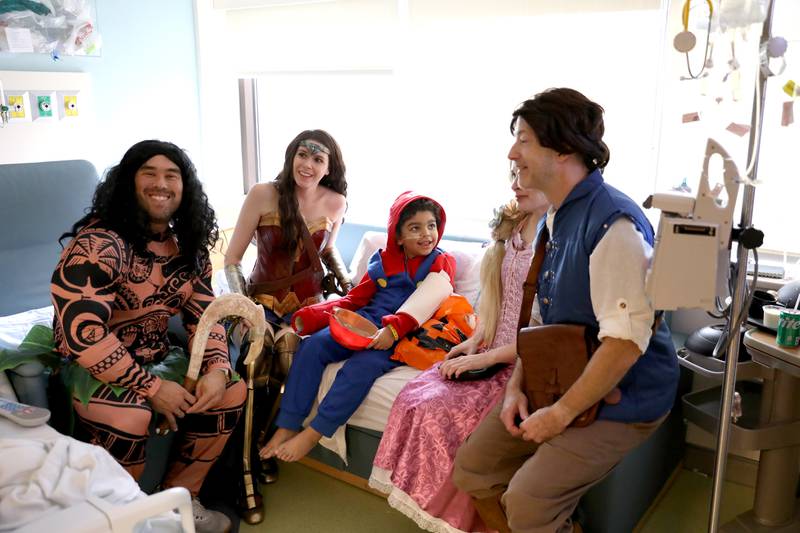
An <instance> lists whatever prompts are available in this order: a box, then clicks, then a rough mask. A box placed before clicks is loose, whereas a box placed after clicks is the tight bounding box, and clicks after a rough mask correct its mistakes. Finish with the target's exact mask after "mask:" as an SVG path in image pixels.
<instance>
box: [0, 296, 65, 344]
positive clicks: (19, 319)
mask: <svg viewBox="0 0 800 533" xmlns="http://www.w3.org/2000/svg"><path fill="white" fill-rule="evenodd" d="M37 324H39V325H42V326H47V327H52V326H53V306H52V305H48V306H47V307H42V308H40V309H31V310H30V311H25V312H22V313H17V314H16V315H7V316H0V348H4V349H6V350H16V349H17V347H19V345H20V343H21V342H22V341H23V340H24V339H25V335H27V334H28V332H29V331H30V330H31V328H32V327H33V326H35V325H37Z"/></svg>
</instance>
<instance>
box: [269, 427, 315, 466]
mask: <svg viewBox="0 0 800 533" xmlns="http://www.w3.org/2000/svg"><path fill="white" fill-rule="evenodd" d="M321 438H322V434H321V433H320V432H319V431H317V430H316V429H313V428H306V429H304V430H303V431H301V432H300V433H298V434H297V435H296V436H295V437H293V438H292V439H290V440H288V441H286V442H284V443H283V444H281V445H280V446H279V447H278V451H277V452H276V453H275V455H276V456H277V457H278V459H280V460H281V461H290V462H291V461H298V460H300V459H302V458H303V457H305V456H306V455H307V454H308V452H310V451H311V449H312V448H313V447H314V446H316V445H317V443H318V442H319V439H321Z"/></svg>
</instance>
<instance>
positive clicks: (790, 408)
mask: <svg viewBox="0 0 800 533" xmlns="http://www.w3.org/2000/svg"><path fill="white" fill-rule="evenodd" d="M744 345H745V348H746V349H747V351H748V353H749V354H750V357H752V359H753V361H755V362H756V363H759V364H761V365H763V366H764V367H767V368H769V369H773V370H774V372H773V373H772V376H768V375H765V378H764V384H763V389H762V396H761V409H760V416H759V419H760V425H761V427H762V428H764V429H765V430H770V429H774V430H781V431H782V433H783V435H782V437H781V438H777V439H769V440H771V441H772V442H770V443H767V442H764V443H763V447H762V446H759V449H760V450H761V457H760V459H759V462H758V476H757V478H756V487H755V497H754V500H753V509H751V510H750V511H747V512H746V513H744V514H742V515H739V516H738V517H736V519H734V520H733V521H731V522H729V523H728V524H725V525H724V526H723V527H722V528H721V530H722V531H725V532H738V531H748V532H762V531H763V532H770V533H776V532H781V533H782V532H787V533H788V532H789V531H793V532H797V531H800V505H798V500H797V492H796V491H797V483H798V472H799V471H800V470H799V469H800V429H799V428H798V424H800V422H798V419H800V408H799V407H798V403H800V402H798V400H800V349H798V348H784V347H781V346H778V345H777V344H776V343H775V335H774V334H772V333H767V332H764V331H759V330H755V329H753V330H750V331H748V332H747V333H745V337H744Z"/></svg>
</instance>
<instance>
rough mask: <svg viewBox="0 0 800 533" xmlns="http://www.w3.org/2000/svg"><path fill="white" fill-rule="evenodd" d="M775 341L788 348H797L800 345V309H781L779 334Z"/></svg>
mask: <svg viewBox="0 0 800 533" xmlns="http://www.w3.org/2000/svg"><path fill="white" fill-rule="evenodd" d="M775 341H776V342H777V343H778V345H779V346H785V347H787V348H796V347H797V346H798V345H800V310H793V309H786V310H784V311H781V317H780V318H779V319H778V336H777V337H776V338H775Z"/></svg>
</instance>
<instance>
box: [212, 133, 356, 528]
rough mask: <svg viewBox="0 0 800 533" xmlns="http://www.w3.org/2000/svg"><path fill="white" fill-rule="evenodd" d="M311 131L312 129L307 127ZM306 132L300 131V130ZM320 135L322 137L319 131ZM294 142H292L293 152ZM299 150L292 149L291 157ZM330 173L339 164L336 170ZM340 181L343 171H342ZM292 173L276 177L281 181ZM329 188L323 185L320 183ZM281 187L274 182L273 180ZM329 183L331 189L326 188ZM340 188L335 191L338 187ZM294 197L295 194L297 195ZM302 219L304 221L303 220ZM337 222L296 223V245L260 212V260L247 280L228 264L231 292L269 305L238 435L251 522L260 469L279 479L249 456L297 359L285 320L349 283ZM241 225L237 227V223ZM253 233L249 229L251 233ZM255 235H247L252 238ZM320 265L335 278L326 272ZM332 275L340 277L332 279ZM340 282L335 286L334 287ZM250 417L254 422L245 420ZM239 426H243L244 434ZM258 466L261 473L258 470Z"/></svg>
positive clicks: (309, 143)
mask: <svg viewBox="0 0 800 533" xmlns="http://www.w3.org/2000/svg"><path fill="white" fill-rule="evenodd" d="M308 133H309V134H312V135H313V134H314V132H308ZM301 135H303V134H301ZM317 136H321V134H320V133H317ZM291 147H292V144H290V150H291ZM297 147H298V149H299V148H300V147H302V148H304V151H303V153H304V154H307V155H308V156H309V157H313V156H315V155H317V154H319V153H323V154H326V155H327V156H328V158H329V162H330V163H329V165H330V167H334V166H336V165H338V163H336V161H337V160H338V156H336V157H334V156H332V154H331V150H330V149H329V148H328V147H326V146H324V145H322V144H320V142H316V141H315V140H313V139H303V140H301V141H299V143H297ZM294 155H295V154H291V153H289V154H288V155H287V159H289V158H290V157H292V156H294ZM331 170H332V171H333V172H336V170H335V169H333V168H331ZM341 174H342V176H341V179H342V180H343V170H341ZM282 179H287V180H293V179H294V177H293V176H292V175H291V174H289V175H287V176H284V175H279V177H278V178H277V179H276V182H278V181H280V180H282ZM321 184H322V185H323V186H326V185H327V184H326V182H325V181H324V180H323V181H322V182H321ZM276 187H277V185H276ZM329 188H332V187H329ZM337 192H338V191H337ZM291 194H294V193H293V192H292V193H291ZM301 224H302V223H301ZM333 227H334V222H333V221H332V220H330V219H329V218H328V217H326V216H324V217H319V218H317V219H315V220H309V221H307V222H306V224H305V227H300V228H299V230H300V231H299V234H300V235H299V237H300V238H299V239H298V242H297V245H296V246H295V247H290V246H289V244H288V243H287V241H286V238H285V235H284V230H283V227H282V221H281V216H280V213H279V211H278V210H273V211H270V212H268V213H266V214H262V215H261V217H260V218H259V220H258V226H257V227H256V229H255V232H254V234H253V236H254V238H255V240H256V245H257V249H258V253H257V259H256V263H255V266H254V268H253V271H252V273H251V274H250V279H249V282H245V280H244V276H243V275H242V270H241V264H240V263H239V261H238V260H240V258H237V261H236V262H235V263H232V264H227V265H226V266H225V275H226V279H227V281H228V285H229V287H230V289H231V291H232V292H238V293H240V294H245V295H247V296H250V297H251V298H253V299H254V300H255V301H256V302H258V303H260V304H261V305H262V306H263V307H264V313H265V315H266V319H267V333H266V335H265V339H264V350H263V351H262V353H261V354H260V355H259V356H258V358H257V360H256V361H255V363H254V364H252V365H250V367H248V368H247V369H246V371H245V376H246V382H247V387H248V389H251V390H253V391H254V393H253V394H252V395H249V396H248V399H247V402H246V404H245V412H244V416H245V422H246V423H245V424H243V428H244V427H248V425H249V426H250V427H253V428H254V430H253V431H251V432H249V434H247V433H248V432H246V431H245V432H244V434H242V435H241V436H239V435H237V437H236V438H237V439H238V438H241V439H242V441H243V442H242V451H241V453H242V467H243V474H242V483H243V487H242V493H243V494H242V495H241V496H240V499H242V501H241V502H240V505H239V507H240V514H241V515H242V517H243V518H244V520H245V521H246V522H247V523H249V524H256V523H260V522H261V521H263V519H264V510H263V503H262V498H261V495H260V494H259V492H258V487H257V485H256V483H255V482H254V477H255V476H256V474H257V473H259V474H260V477H261V480H262V481H263V482H265V483H271V482H274V481H275V480H276V479H277V465H275V464H274V461H275V460H274V459H269V460H268V461H265V464H262V465H258V464H256V463H254V462H253V461H252V460H251V457H252V455H253V447H254V446H255V445H256V442H254V439H253V437H254V435H256V436H258V438H257V439H256V440H257V442H259V443H263V441H264V440H266V439H265V437H266V434H267V432H268V431H269V426H270V425H271V424H270V422H271V421H272V420H273V418H274V415H275V414H276V409H277V406H278V403H279V396H280V389H281V386H282V385H283V382H284V381H285V379H286V376H287V374H288V372H289V367H290V366H291V364H292V359H293V357H294V353H295V351H296V349H297V346H298V344H299V342H300V337H299V336H298V335H297V334H296V333H295V332H294V330H292V328H291V326H289V325H288V322H289V320H290V319H291V317H292V314H293V313H294V312H296V311H297V310H298V309H301V308H303V307H306V306H308V305H313V304H316V303H319V302H320V301H322V295H323V294H324V293H326V292H330V291H336V292H339V293H340V294H345V293H346V292H347V291H348V290H349V289H350V288H352V283H351V281H350V278H349V276H348V274H347V269H346V267H345V266H344V261H343V260H342V258H341V256H340V255H339V252H338V250H337V249H336V248H335V247H334V246H331V245H330V242H329V239H330V236H331V232H332V230H333ZM237 230H238V228H237ZM248 233H249V230H248ZM249 238H250V236H249V235H248V240H249ZM322 264H324V265H325V267H326V268H327V269H328V271H329V272H330V273H331V274H332V275H333V276H331V275H324V274H325V273H324V271H323V268H322ZM332 277H333V278H335V281H333V279H332ZM337 284H338V287H337V286H336V285H337ZM248 422H249V424H248ZM243 428H241V429H240V430H241V431H244V430H243ZM259 466H260V472H259Z"/></svg>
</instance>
